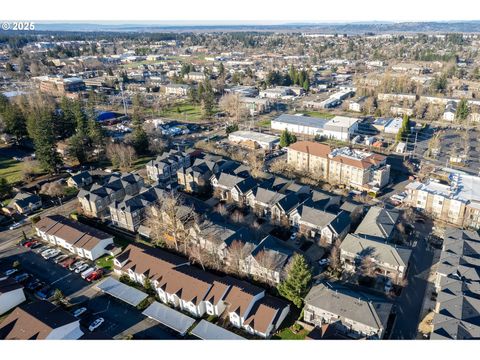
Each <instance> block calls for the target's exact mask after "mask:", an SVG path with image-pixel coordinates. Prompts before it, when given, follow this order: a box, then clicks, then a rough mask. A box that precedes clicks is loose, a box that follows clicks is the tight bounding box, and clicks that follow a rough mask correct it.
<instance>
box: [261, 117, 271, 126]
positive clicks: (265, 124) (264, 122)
mask: <svg viewBox="0 0 480 360" xmlns="http://www.w3.org/2000/svg"><path fill="white" fill-rule="evenodd" d="M271 124H272V120H270V119H264V120H260V121H259V122H258V126H262V127H270V125H271Z"/></svg>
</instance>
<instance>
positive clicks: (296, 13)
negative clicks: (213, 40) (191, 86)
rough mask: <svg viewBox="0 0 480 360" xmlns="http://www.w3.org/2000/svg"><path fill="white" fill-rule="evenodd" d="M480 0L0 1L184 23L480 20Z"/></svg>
mask: <svg viewBox="0 0 480 360" xmlns="http://www.w3.org/2000/svg"><path fill="white" fill-rule="evenodd" d="M69 3H70V4H71V6H68V5H67V4H69ZM74 4H75V5H74ZM479 4H480V1H478V0H477V1H475V0H455V1H453V0H448V1H447V0H434V1H432V0H428V1H426V0H400V1H399V0H396V1H391V0H390V1H389V0H383V1H381V0H338V1H333V0H327V1H325V0H196V1H195V0H176V1H174V0H136V1H131V0H130V1H125V2H124V1H122V0H115V1H111V0H107V1H106V0H80V1H72V2H67V1H58V0H57V1H54V0H17V1H5V2H3V3H2V10H1V12H0V19H2V20H31V21H34V20H37V21H38V20H60V21H65V20H83V21H85V20H89V21H95V22H101V21H105V20H110V21H120V22H121V21H122V20H124V21H125V20H129V21H137V22H138V21H143V22H152V21H156V22H158V21H168V22H169V23H172V22H173V23H179V22H180V21H182V23H187V24H191V23H192V22H193V23H194V24H199V23H201V24H205V23H208V24H210V23H211V24H219V23H221V24H224V23H232V22H233V23H235V24H239V23H250V24H251V23H252V22H254V23H264V24H272V23H289V22H359V21H394V22H404V21H447V20H480V5H479Z"/></svg>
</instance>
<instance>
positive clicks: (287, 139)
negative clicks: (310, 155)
mask: <svg viewBox="0 0 480 360" xmlns="http://www.w3.org/2000/svg"><path fill="white" fill-rule="evenodd" d="M295 142H297V137H296V136H295V135H293V134H291V133H290V132H289V131H288V130H287V129H285V130H284V131H283V132H282V134H281V135H280V144H279V145H280V147H287V146H289V145H290V144H293V143H295Z"/></svg>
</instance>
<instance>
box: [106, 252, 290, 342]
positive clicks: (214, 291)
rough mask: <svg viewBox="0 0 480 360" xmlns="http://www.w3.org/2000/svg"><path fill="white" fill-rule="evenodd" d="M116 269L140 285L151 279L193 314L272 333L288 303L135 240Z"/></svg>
mask: <svg viewBox="0 0 480 360" xmlns="http://www.w3.org/2000/svg"><path fill="white" fill-rule="evenodd" d="M114 271H115V273H117V274H118V275H128V276H129V277H130V279H131V280H133V281H136V282H138V283H141V284H145V282H146V281H150V282H151V284H152V285H153V287H154V288H155V289H156V291H157V293H158V296H159V298H160V300H161V301H162V302H163V303H165V304H168V305H170V306H172V307H175V308H179V309H181V310H182V311H185V312H188V313H189V314H191V315H192V316H194V317H202V316H204V315H213V316H218V317H220V318H222V319H225V320H227V321H228V322H229V323H230V324H231V325H233V326H235V327H237V328H241V329H244V330H245V331H248V332H250V333H252V334H256V335H258V336H261V337H264V338H268V337H270V336H271V335H272V333H273V332H274V331H276V330H277V329H278V327H279V326H280V325H281V323H282V322H283V320H284V319H285V317H286V316H287V314H288V312H289V305H288V304H287V303H286V302H284V301H281V300H280V299H274V298H271V297H270V296H268V295H266V294H265V290H263V289H261V288H259V287H256V286H253V285H251V284H249V283H247V282H245V281H242V280H237V279H234V278H232V277H229V276H224V277H220V276H216V275H213V274H210V273H208V272H205V271H203V270H200V269H197V268H195V267H193V266H190V265H189V264H188V261H187V260H186V259H183V258H181V257H179V256H176V255H173V254H170V253H167V252H166V251H164V250H161V249H158V248H150V247H148V246H145V245H140V244H130V245H129V246H127V248H126V249H125V250H124V251H123V252H122V253H121V254H120V255H118V256H117V257H116V258H115V260H114Z"/></svg>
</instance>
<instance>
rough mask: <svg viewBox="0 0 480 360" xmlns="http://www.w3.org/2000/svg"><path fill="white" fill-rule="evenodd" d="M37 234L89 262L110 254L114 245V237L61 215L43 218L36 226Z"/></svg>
mask: <svg viewBox="0 0 480 360" xmlns="http://www.w3.org/2000/svg"><path fill="white" fill-rule="evenodd" d="M35 232H36V234H37V236H39V237H41V238H42V239H44V240H46V241H48V242H50V243H51V244H54V245H57V246H61V247H63V248H65V249H67V250H69V251H70V252H71V253H73V254H75V255H77V256H80V257H83V258H86V259H89V260H96V259H98V258H99V257H101V256H103V255H105V254H109V253H110V252H109V248H110V247H111V246H112V245H113V237H112V235H110V234H107V233H104V232H103V231H100V230H97V229H95V228H92V227H90V226H87V225H84V224H82V223H79V222H77V221H74V220H70V219H68V218H66V217H64V216H61V215H49V216H45V217H43V218H42V219H41V220H40V221H38V222H37V223H36V224H35Z"/></svg>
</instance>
